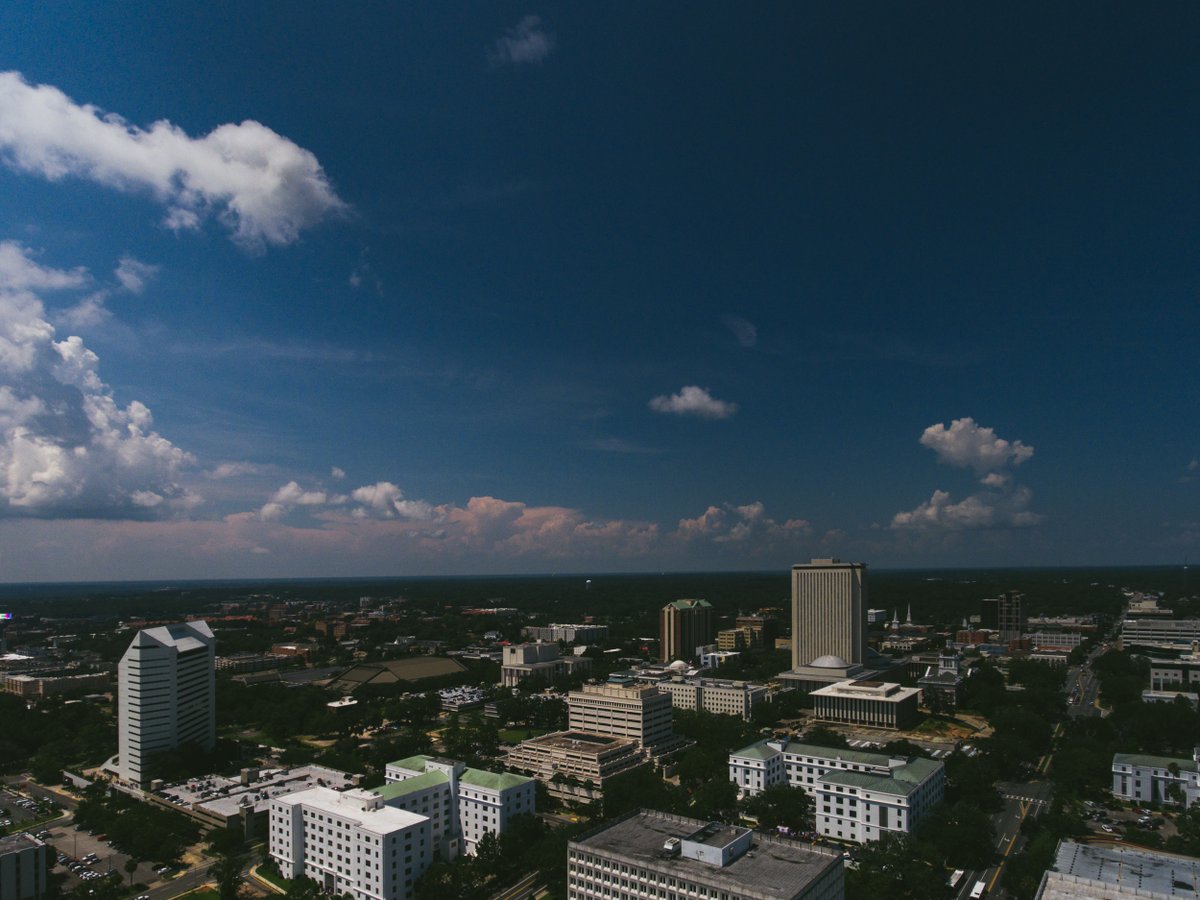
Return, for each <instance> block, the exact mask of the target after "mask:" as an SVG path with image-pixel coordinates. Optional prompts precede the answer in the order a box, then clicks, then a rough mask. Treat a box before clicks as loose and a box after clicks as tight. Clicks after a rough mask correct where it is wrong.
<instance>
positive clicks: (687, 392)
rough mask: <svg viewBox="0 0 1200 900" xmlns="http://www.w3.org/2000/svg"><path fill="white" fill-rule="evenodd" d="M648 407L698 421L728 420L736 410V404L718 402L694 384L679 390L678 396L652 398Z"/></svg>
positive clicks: (705, 389) (723, 401) (704, 389)
mask: <svg viewBox="0 0 1200 900" xmlns="http://www.w3.org/2000/svg"><path fill="white" fill-rule="evenodd" d="M648 405H649V407H650V408H651V409H652V410H654V411H655V412H660V413H665V414H667V415H674V416H695V417H696V418H699V419H728V418H729V417H730V416H732V415H733V414H734V413H736V412H737V409H738V406H737V404H736V403H731V402H728V401H726V400H718V399H716V398H715V397H714V396H713V395H712V394H710V393H709V392H708V389H707V388H702V387H699V386H697V385H694V384H689V385H687V386H686V387H683V388H681V389H680V391H679V393H678V394H671V395H670V396H667V395H665V394H663V395H661V396H658V397H652V398H651V399H650V402H649V404H648Z"/></svg>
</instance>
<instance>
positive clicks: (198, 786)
mask: <svg viewBox="0 0 1200 900" xmlns="http://www.w3.org/2000/svg"><path fill="white" fill-rule="evenodd" d="M352 785H353V776H352V775H349V774H347V773H346V772H341V771H338V770H337V769H329V768H326V767H325V766H317V765H308V766H295V767H293V768H290V769H262V770H260V772H259V774H258V778H257V780H255V781H253V782H251V783H250V784H242V782H241V781H240V780H239V779H237V778H225V777H223V776H220V775H207V776H205V777H203V778H191V779H188V780H187V781H184V782H180V783H179V784H173V785H165V786H164V787H163V789H162V791H161V792H160V796H162V797H163V798H164V799H166V800H167V801H168V802H169V803H172V804H174V805H176V806H185V807H189V808H196V809H200V810H203V811H206V812H210V813H214V814H216V815H219V816H232V815H236V814H237V813H238V812H240V811H241V810H242V809H244V808H245V807H247V806H253V807H254V811H255V812H263V811H264V810H266V808H267V807H268V806H269V805H270V802H271V800H272V799H273V798H275V797H282V796H283V795H284V794H290V793H292V792H293V791H303V790H307V789H308V788H312V787H330V788H335V789H345V788H348V787H351V786H352Z"/></svg>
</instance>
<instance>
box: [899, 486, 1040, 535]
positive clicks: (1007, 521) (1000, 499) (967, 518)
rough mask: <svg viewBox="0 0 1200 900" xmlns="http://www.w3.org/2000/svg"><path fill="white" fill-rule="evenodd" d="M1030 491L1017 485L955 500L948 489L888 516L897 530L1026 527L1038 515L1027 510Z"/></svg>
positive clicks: (1031, 493)
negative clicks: (1002, 490) (907, 509)
mask: <svg viewBox="0 0 1200 900" xmlns="http://www.w3.org/2000/svg"><path fill="white" fill-rule="evenodd" d="M1032 499H1033V492H1032V491H1031V490H1029V488H1027V487H1020V488H1017V489H1016V490H1013V491H1009V492H994V491H981V492H979V493H976V494H972V495H970V496H969V497H966V498H965V499H963V500H960V501H959V502H957V503H955V502H954V501H953V500H952V499H951V497H950V494H949V492H947V491H940V490H939V491H934V492H933V496H932V497H930V498H929V499H928V500H926V501H925V502H924V503H922V504H921V505H920V506H918V507H917V508H916V509H914V510H911V511H909V512H898V513H896V515H895V516H893V517H892V528H894V529H897V530H917V531H920V530H941V531H967V530H973V529H984V528H1028V527H1029V526H1031V525H1036V524H1038V523H1039V522H1040V521H1041V520H1042V517H1041V516H1040V515H1038V514H1037V513H1035V512H1033V511H1032V510H1030V509H1029V504H1030V502H1031V501H1032Z"/></svg>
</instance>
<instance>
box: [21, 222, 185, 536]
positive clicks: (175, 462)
mask: <svg viewBox="0 0 1200 900" xmlns="http://www.w3.org/2000/svg"><path fill="white" fill-rule="evenodd" d="M90 281H91V279H90V277H89V276H88V275H87V273H86V271H85V270H83V269H73V270H61V269H53V268H50V267H46V266H42V265H41V264H40V263H39V262H37V261H36V260H35V259H34V257H33V254H32V253H31V252H30V251H29V250H28V249H27V248H25V247H24V246H22V245H21V244H18V243H16V242H14V241H3V242H0V384H2V385H3V386H2V387H0V515H7V516H41V517H71V518H145V517H147V516H151V515H153V516H161V515H163V514H165V513H167V512H170V511H183V510H187V509H190V508H191V507H193V506H194V505H196V503H198V502H199V498H198V497H196V496H195V495H193V494H191V493H189V492H188V491H187V490H186V489H185V488H183V487H182V486H181V485H180V483H179V475H180V472H181V470H183V469H184V468H185V467H187V466H189V465H191V464H192V462H193V459H192V457H191V456H190V455H189V454H188V453H186V452H184V451H183V450H181V449H180V448H178V447H176V446H175V445H174V444H172V443H171V442H170V441H169V440H167V439H166V438H164V437H162V436H161V435H160V434H158V433H157V432H156V431H155V430H154V429H153V417H152V416H151V414H150V410H149V409H148V408H147V407H146V406H145V405H144V404H142V403H140V402H139V401H137V400H134V401H131V402H130V403H129V404H127V405H125V406H121V405H119V404H118V403H117V402H116V400H115V398H114V397H113V395H112V392H111V390H110V389H109V388H108V386H107V385H106V384H105V383H104V382H103V381H102V380H101V379H100V375H99V363H100V360H99V358H98V357H97V356H96V354H95V353H93V352H92V351H91V350H89V349H88V348H87V347H86V346H85V345H84V343H83V340H82V339H81V338H79V337H77V336H74V335H72V336H69V337H66V338H65V339H63V340H56V339H55V338H56V336H57V335H56V333H55V328H54V326H53V325H52V324H51V323H50V322H49V321H48V318H47V314H46V310H45V307H44V305H43V302H42V299H41V296H40V294H42V293H50V292H63V291H71V290H76V289H79V288H81V287H83V286H85V285H87V284H88V283H90Z"/></svg>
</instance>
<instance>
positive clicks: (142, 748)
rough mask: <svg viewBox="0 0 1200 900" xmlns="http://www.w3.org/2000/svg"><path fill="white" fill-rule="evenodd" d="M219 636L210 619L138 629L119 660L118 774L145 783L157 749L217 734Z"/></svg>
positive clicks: (209, 742) (211, 741)
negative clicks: (151, 760) (149, 764)
mask: <svg viewBox="0 0 1200 900" xmlns="http://www.w3.org/2000/svg"><path fill="white" fill-rule="evenodd" d="M215 651H216V638H214V637H213V633H212V629H210V628H209V627H208V624H207V623H205V622H182V623H180V624H178V625H162V626H159V627H157V628H145V629H143V630H141V631H139V632H138V633H137V636H136V637H135V638H134V639H133V643H131V644H130V645H129V649H128V650H126V651H125V655H124V656H122V657H121V662H120V664H119V665H118V666H117V704H118V708H117V757H118V758H117V762H116V767H115V768H116V772H117V775H118V776H119V777H120V778H121V779H123V780H124V781H127V782H130V783H131V784H138V785H144V784H146V783H147V782H149V780H150V778H151V777H152V776H153V773H152V772H150V771H149V769H148V768H147V764H148V762H149V759H150V757H151V756H152V755H153V754H155V753H160V752H162V751H164V750H173V749H174V748H176V747H178V746H180V745H181V744H186V743H195V744H198V745H199V746H201V747H204V748H205V749H209V750H211V749H212V748H213V746H214V745H215V744H216V740H217V718H216V702H215V694H216V677H215V674H214V673H215V668H214V664H215V658H216V652H215Z"/></svg>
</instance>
